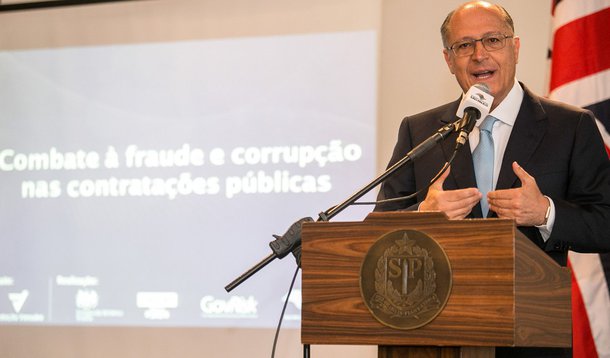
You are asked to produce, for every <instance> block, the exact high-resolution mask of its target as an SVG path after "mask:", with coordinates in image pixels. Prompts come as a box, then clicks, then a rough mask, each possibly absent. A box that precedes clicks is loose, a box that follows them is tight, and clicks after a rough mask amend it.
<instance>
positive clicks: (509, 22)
mask: <svg viewBox="0 0 610 358" xmlns="http://www.w3.org/2000/svg"><path fill="white" fill-rule="evenodd" d="M491 7H492V8H495V9H496V10H498V12H499V13H500V15H501V16H502V20H504V23H505V24H506V26H508V28H510V30H511V31H512V33H513V34H514V33H515V23H514V22H513V18H512V17H511V16H510V14H509V13H508V11H506V9H505V8H503V7H502V6H500V5H497V4H491ZM456 10H457V9H456ZM456 10H453V11H451V12H450V13H449V14H447V17H446V18H445V21H443V24H442V25H441V38H442V40H443V47H445V48H447V47H448V46H449V44H448V43H447V41H448V40H447V38H448V37H449V23H450V22H451V18H452V17H453V14H455V11H456Z"/></svg>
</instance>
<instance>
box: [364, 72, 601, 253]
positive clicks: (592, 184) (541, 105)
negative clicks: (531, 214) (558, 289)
mask: <svg viewBox="0 0 610 358" xmlns="http://www.w3.org/2000/svg"><path fill="white" fill-rule="evenodd" d="M521 86H522V87H523V89H524V91H525V94H524V98H523V103H522V105H521V108H520V110H519V114H518V115H517V119H516V121H515V125H514V127H513V130H512V132H511V135H510V139H509V141H508V144H507V147H506V151H505V153H504V158H503V160H502V164H501V169H500V174H499V177H498V182H497V184H496V189H508V188H515V187H519V186H520V185H521V183H520V181H519V180H518V178H517V176H516V175H515V174H514V173H513V170H512V167H511V163H512V162H513V161H517V162H518V163H519V164H520V165H521V166H522V167H523V168H524V169H525V171H527V172H528V173H529V174H530V175H532V176H533V177H534V178H535V179H536V183H537V185H538V187H539V188H540V190H541V192H542V193H543V194H544V195H547V196H549V197H550V198H551V199H553V202H554V203H555V210H556V215H555V224H554V227H553V231H552V234H551V236H550V238H549V239H548V240H547V242H546V243H545V242H544V241H543V240H542V237H541V235H540V233H539V231H538V229H537V228H535V227H519V229H520V230H521V231H522V232H523V233H524V234H525V235H526V236H527V237H529V238H530V240H532V241H533V242H534V243H535V244H537V245H538V246H539V247H540V248H542V249H543V250H545V251H546V252H547V253H548V254H549V255H550V256H551V257H552V258H553V259H555V261H557V262H558V263H559V264H561V265H565V264H566V261H567V250H568V249H571V250H574V251H581V252H607V251H610V161H609V160H608V156H607V154H606V151H605V147H604V144H603V141H602V138H601V136H600V134H599V130H598V129H597V126H596V124H595V119H594V117H593V115H592V114H591V113H590V112H589V111H585V110H583V109H580V108H576V107H572V106H568V105H565V104H560V103H557V102H553V101H550V100H548V99H545V98H542V97H538V96H536V95H534V94H533V93H532V92H530V91H529V90H528V89H527V88H526V87H525V86H524V85H523V84H521ZM459 103H460V101H459V100H458V101H455V102H452V103H449V104H446V105H443V106H440V107H438V108H435V109H432V110H429V111H426V112H423V113H420V114H418V115H415V116H412V117H407V118H405V119H404V120H403V121H402V123H401V125H400V131H399V133H398V142H397V144H396V147H395V148H394V153H393V155H392V159H391V160H390V164H389V165H392V164H394V163H395V162H397V161H398V160H400V159H401V158H402V157H404V155H405V154H406V153H408V152H409V151H410V150H411V149H412V148H413V147H414V146H416V145H417V144H419V143H421V142H422V141H424V140H425V139H427V138H428V137H429V136H431V135H432V134H434V132H435V131H436V130H437V129H439V128H440V127H442V126H444V125H446V124H447V123H450V122H454V121H455V120H457V117H456V115H455V113H456V110H457V108H458V106H459ZM456 137H457V134H456V133H453V134H452V135H451V136H450V137H448V138H447V139H446V140H445V141H444V142H443V143H442V144H441V145H437V146H436V147H435V148H433V149H432V150H431V151H429V152H428V153H426V154H425V155H423V156H422V157H420V158H418V159H417V160H416V161H415V162H414V163H409V164H407V165H405V166H403V167H402V168H401V169H400V170H399V171H397V172H396V173H395V174H394V175H392V176H391V177H390V178H388V179H387V180H386V181H385V182H384V183H383V185H382V187H381V190H380V192H379V197H378V199H386V198H394V197H400V196H405V195H409V194H411V193H414V192H416V191H417V190H420V189H421V188H425V187H426V185H427V184H428V183H429V181H430V180H431V179H432V178H433V177H434V176H435V175H436V173H437V172H438V171H439V170H440V169H441V167H442V166H443V164H444V163H445V162H447V161H448V160H449V158H450V157H451V154H452V153H453V148H454V146H455V138H456ZM469 149H470V148H469V147H468V145H465V146H464V147H462V149H461V150H460V151H459V152H458V154H457V156H456V158H455V160H454V162H453V164H452V166H451V173H450V175H449V177H448V178H447V180H445V183H444V189H446V190H451V189H461V188H469V187H476V179H475V175H474V167H473V164H472V154H471V152H470V150H469ZM426 193H427V191H426V190H424V191H423V192H422V193H420V194H419V195H418V196H417V198H416V199H413V200H411V201H403V202H399V203H391V204H385V205H378V206H377V207H376V208H375V210H378V211H381V210H412V209H413V208H416V207H417V205H418V204H419V202H421V201H422V200H423V199H424V198H425V196H426ZM481 216H482V214H481V207H480V205H477V206H476V207H475V208H473V210H472V212H471V214H470V215H469V217H470V218H480V217H481ZM493 216H495V213H490V217H493Z"/></svg>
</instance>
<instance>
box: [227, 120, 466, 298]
mask: <svg viewBox="0 0 610 358" xmlns="http://www.w3.org/2000/svg"><path fill="white" fill-rule="evenodd" d="M460 121H461V120H457V121H455V122H453V123H450V124H447V125H446V126H444V127H442V128H440V129H439V130H437V131H436V133H434V134H433V135H432V136H430V137H428V139H426V140H425V141H423V142H422V143H421V144H419V145H418V146H416V147H415V148H413V149H411V151H410V152H409V153H407V154H406V155H405V156H404V157H403V158H402V159H400V160H399V161H398V162H396V163H395V164H394V165H392V166H391V167H389V168H388V169H386V170H385V171H384V172H383V173H381V174H380V175H379V176H378V177H377V178H375V179H373V180H372V181H371V182H370V183H369V184H367V185H366V186H364V187H363V188H362V189H360V190H358V191H357V192H356V193H354V194H352V196H350V197H349V198H347V199H346V200H345V201H343V202H342V203H340V204H338V205H335V206H333V207H331V208H329V209H327V210H326V211H324V212H321V213H320V214H318V215H319V217H318V220H317V221H329V220H330V219H332V218H333V217H335V216H336V215H337V214H339V213H340V212H341V211H343V210H344V209H345V208H347V207H348V206H350V205H352V204H353V203H354V202H356V200H358V199H360V198H361V197H362V196H364V195H365V194H366V193H368V192H369V191H371V190H372V189H373V188H375V187H376V186H377V185H379V184H380V183H381V182H383V181H384V180H385V179H386V178H387V177H389V176H390V175H392V174H394V172H396V171H397V170H398V169H400V168H401V167H402V166H404V165H405V164H407V163H409V162H411V161H413V160H415V159H416V158H418V157H420V156H422V155H423V154H425V153H427V152H428V151H429V150H430V149H432V148H433V147H434V146H435V145H436V144H437V143H439V142H441V141H443V140H445V139H446V138H447V137H448V136H449V135H450V134H451V133H452V132H454V131H456V130H459V129H461V128H460V127H461V125H460ZM312 221H314V220H313V219H312V218H310V217H306V218H302V219H300V220H298V221H296V222H294V223H293V224H292V225H291V226H290V228H288V230H287V231H286V233H285V234H284V235H282V236H279V235H273V237H275V240H274V241H272V242H270V243H269V246H270V247H271V250H272V251H273V252H272V253H271V254H270V255H269V256H267V257H265V258H264V259H263V260H261V261H260V262H259V263H258V264H256V265H254V266H252V267H251V268H250V269H249V270H248V271H246V272H244V273H243V274H242V275H241V276H239V277H238V278H236V279H235V280H233V281H232V282H231V283H229V284H228V285H227V286H225V290H226V291H227V292H231V291H232V290H233V289H234V288H235V287H237V286H239V285H240V284H242V283H243V282H244V281H246V280H247V279H248V278H250V277H251V276H253V275H254V274H255V273H257V272H258V271H260V270H261V269H262V268H263V267H265V266H267V265H268V264H269V263H271V262H272V261H273V260H275V259H276V258H279V259H282V258H284V257H285V256H286V255H288V254H289V253H292V254H293V255H294V257H295V259H296V262H297V265H298V266H299V267H301V226H302V225H303V223H306V222H312Z"/></svg>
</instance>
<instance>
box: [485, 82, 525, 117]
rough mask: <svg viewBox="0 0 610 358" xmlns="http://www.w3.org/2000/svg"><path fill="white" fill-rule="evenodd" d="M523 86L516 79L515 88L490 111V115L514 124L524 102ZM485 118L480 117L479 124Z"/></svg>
mask: <svg viewBox="0 0 610 358" xmlns="http://www.w3.org/2000/svg"><path fill="white" fill-rule="evenodd" d="M523 95H524V92H523V88H521V85H520V84H519V81H517V79H515V84H514V85H513V88H512V89H511V90H510V92H508V95H507V96H506V98H504V100H503V101H502V102H501V103H500V104H499V105H498V106H497V107H496V108H495V109H494V110H493V111H491V112H490V113H489V115H490V116H494V117H496V118H498V119H499V120H500V121H501V122H503V123H505V124H508V125H510V126H513V125H514V124H515V120H517V114H519V109H520V108H521V102H523ZM483 119H485V118H480V119H479V120H478V121H477V126H479V125H480V124H481V122H482V121H483Z"/></svg>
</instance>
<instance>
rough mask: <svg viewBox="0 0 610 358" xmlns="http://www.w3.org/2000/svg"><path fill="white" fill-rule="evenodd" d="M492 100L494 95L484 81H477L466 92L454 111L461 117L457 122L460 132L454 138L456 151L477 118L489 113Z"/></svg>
mask: <svg viewBox="0 0 610 358" xmlns="http://www.w3.org/2000/svg"><path fill="white" fill-rule="evenodd" d="M493 101H494V97H493V96H492V95H491V94H490V93H489V87H487V85H486V84H484V83H477V84H475V85H474V86H472V87H470V89H469V90H468V92H466V94H465V95H464V97H463V98H462V102H461V103H460V106H459V107H458V110H457V112H456V115H457V116H458V117H461V118H462V119H461V121H460V124H459V126H460V128H459V130H460V134H459V135H458V137H457V139H456V140H455V150H456V151H457V150H458V149H460V148H461V147H462V146H463V145H464V144H465V143H466V142H467V141H468V134H470V132H471V131H472V129H473V128H474V125H475V123H476V122H477V119H479V118H485V117H486V116H487V115H488V114H489V111H490V110H491V105H492V103H493Z"/></svg>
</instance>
